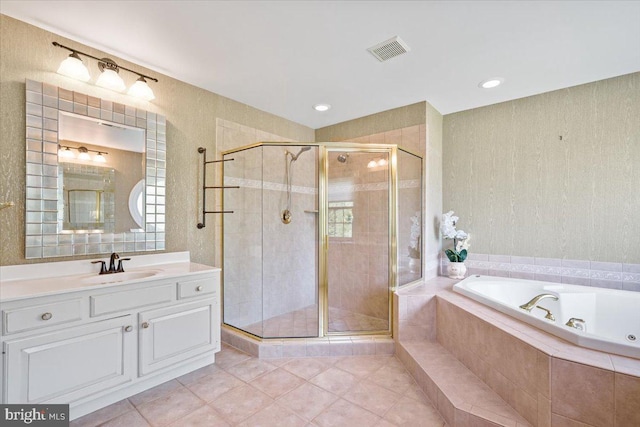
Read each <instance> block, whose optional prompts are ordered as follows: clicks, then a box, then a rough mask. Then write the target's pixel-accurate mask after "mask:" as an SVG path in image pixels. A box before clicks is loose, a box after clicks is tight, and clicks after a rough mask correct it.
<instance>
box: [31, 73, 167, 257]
mask: <svg viewBox="0 0 640 427" xmlns="http://www.w3.org/2000/svg"><path fill="white" fill-rule="evenodd" d="M26 119H27V120H26V131H27V132H26V133H27V141H26V173H27V176H26V211H25V212H26V226H25V257H26V258H49V257H59V256H73V255H88V254H103V253H111V252H143V251H157V250H164V249H165V197H166V191H165V189H166V119H165V118H164V117H163V116H160V115H157V114H155V113H150V112H147V111H144V110H141V109H138V108H134V107H131V106H128V105H124V104H118V103H115V102H111V101H106V100H102V99H99V98H96V97H92V96H88V95H85V94H82V93H78V92H72V91H68V90H65V89H63V88H58V87H56V86H52V85H49V84H46V83H41V82H36V81H32V80H27V81H26Z"/></svg>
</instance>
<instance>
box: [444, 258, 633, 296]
mask: <svg viewBox="0 0 640 427" xmlns="http://www.w3.org/2000/svg"><path fill="white" fill-rule="evenodd" d="M448 264H449V260H448V259H447V258H446V257H445V256H443V255H441V256H440V275H443V276H445V275H446V270H447V265H448ZM465 264H466V266H467V275H470V274H481V275H486V276H499V277H513V278H517V279H529V280H542V281H547V282H556V283H566V284H569V285H581V286H594V287H599V288H609V289H618V290H625V291H635V292H640V264H624V263H616V262H599V261H584V260H567V259H560V258H537V257H521V256H509V255H488V254H469V257H468V258H467V260H466V261H465Z"/></svg>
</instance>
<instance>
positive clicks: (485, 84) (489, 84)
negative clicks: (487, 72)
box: [478, 77, 504, 89]
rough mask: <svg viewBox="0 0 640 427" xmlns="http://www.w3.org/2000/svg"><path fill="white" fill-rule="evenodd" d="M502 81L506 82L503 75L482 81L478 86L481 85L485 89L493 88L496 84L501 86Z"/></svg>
mask: <svg viewBox="0 0 640 427" xmlns="http://www.w3.org/2000/svg"><path fill="white" fill-rule="evenodd" d="M502 83H504V79H503V78H502V77H492V78H490V79H487V80H483V81H481V82H480V83H479V84H478V87H481V88H483V89H491V88H494V87H496V86H500V85H501V84H502Z"/></svg>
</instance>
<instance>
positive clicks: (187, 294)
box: [178, 278, 218, 299]
mask: <svg viewBox="0 0 640 427" xmlns="http://www.w3.org/2000/svg"><path fill="white" fill-rule="evenodd" d="M217 289H218V280H217V278H206V279H196V280H186V281H183V282H178V298H180V299H182V298H192V297H199V296H201V295H210V294H215V293H216V292H217Z"/></svg>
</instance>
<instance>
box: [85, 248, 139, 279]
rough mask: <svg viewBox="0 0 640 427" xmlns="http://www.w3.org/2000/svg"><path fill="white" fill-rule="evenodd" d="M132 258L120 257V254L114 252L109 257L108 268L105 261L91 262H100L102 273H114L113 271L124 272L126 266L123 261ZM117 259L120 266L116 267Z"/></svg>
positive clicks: (93, 262) (96, 262) (92, 262)
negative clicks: (123, 265)
mask: <svg viewBox="0 0 640 427" xmlns="http://www.w3.org/2000/svg"><path fill="white" fill-rule="evenodd" d="M130 259H131V258H120V255H118V254H117V253H115V252H114V253H112V254H111V256H110V257H109V269H108V270H107V265H106V262H105V261H101V260H98V261H91V264H98V263H100V264H101V265H100V274H112V273H124V268H123V267H122V261H129V260H130ZM116 261H118V266H117V267H116Z"/></svg>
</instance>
